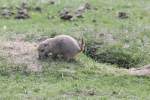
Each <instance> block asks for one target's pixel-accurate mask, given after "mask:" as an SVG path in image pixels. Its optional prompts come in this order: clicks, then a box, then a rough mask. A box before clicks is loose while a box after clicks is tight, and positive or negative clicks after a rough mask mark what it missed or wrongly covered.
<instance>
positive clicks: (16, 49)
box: [0, 39, 42, 72]
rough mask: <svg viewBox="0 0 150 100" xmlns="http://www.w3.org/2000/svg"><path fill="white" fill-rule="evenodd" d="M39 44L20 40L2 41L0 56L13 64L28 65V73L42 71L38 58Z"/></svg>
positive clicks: (0, 43) (0, 42)
mask: <svg viewBox="0 0 150 100" xmlns="http://www.w3.org/2000/svg"><path fill="white" fill-rule="evenodd" d="M36 48H37V44H36V43H33V42H32V43H31V42H26V41H23V40H20V39H16V40H14V41H0V55H1V56H3V57H5V58H6V59H8V62H10V63H12V64H19V65H26V66H27V70H28V71H34V72H37V71H41V68H42V65H41V64H40V62H39V61H38V57H37V50H36Z"/></svg>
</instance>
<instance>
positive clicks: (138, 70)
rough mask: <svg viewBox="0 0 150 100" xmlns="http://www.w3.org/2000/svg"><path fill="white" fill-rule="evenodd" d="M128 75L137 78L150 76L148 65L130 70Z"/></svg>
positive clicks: (149, 66)
mask: <svg viewBox="0 0 150 100" xmlns="http://www.w3.org/2000/svg"><path fill="white" fill-rule="evenodd" d="M129 73H130V74H131V75H137V76H150V64H149V65H146V66H143V67H141V68H131V69H130V70H129Z"/></svg>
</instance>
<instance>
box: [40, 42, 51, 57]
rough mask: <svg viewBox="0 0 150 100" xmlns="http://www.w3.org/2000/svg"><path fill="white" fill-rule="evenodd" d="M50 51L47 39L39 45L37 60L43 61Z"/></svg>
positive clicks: (49, 43)
mask: <svg viewBox="0 0 150 100" xmlns="http://www.w3.org/2000/svg"><path fill="white" fill-rule="evenodd" d="M50 51H51V39H47V40H45V41H43V42H41V43H40V44H39V47H38V56H39V59H44V58H46V57H48V54H49V53H50Z"/></svg>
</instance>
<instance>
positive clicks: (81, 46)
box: [80, 37, 85, 52]
mask: <svg viewBox="0 0 150 100" xmlns="http://www.w3.org/2000/svg"><path fill="white" fill-rule="evenodd" d="M84 47H85V43H84V40H83V37H82V39H81V44H80V48H81V50H80V51H81V52H82V51H84Z"/></svg>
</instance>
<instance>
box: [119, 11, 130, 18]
mask: <svg viewBox="0 0 150 100" xmlns="http://www.w3.org/2000/svg"><path fill="white" fill-rule="evenodd" d="M118 17H119V18H121V19H126V18H128V15H127V13H126V12H119V13H118Z"/></svg>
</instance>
